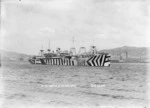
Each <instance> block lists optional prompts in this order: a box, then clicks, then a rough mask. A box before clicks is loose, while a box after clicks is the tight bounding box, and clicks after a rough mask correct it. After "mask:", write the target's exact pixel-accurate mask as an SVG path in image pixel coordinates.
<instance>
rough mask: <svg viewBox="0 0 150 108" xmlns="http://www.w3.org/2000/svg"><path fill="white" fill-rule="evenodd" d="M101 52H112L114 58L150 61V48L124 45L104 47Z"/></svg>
mask: <svg viewBox="0 0 150 108" xmlns="http://www.w3.org/2000/svg"><path fill="white" fill-rule="evenodd" d="M99 52H106V53H110V54H111V58H112V60H122V61H135V62H147V61H149V57H148V53H149V52H150V48H149V47H131V46H123V47H118V48H113V49H104V50H100V51H99Z"/></svg>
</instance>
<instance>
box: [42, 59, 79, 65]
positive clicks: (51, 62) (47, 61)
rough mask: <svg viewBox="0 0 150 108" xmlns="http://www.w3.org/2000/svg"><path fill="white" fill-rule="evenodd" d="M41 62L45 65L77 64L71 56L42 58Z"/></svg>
mask: <svg viewBox="0 0 150 108" xmlns="http://www.w3.org/2000/svg"><path fill="white" fill-rule="evenodd" d="M40 62H41V64H45V65H48V64H49V65H66V66H74V65H77V63H76V61H75V60H73V59H69V58H41V59H40Z"/></svg>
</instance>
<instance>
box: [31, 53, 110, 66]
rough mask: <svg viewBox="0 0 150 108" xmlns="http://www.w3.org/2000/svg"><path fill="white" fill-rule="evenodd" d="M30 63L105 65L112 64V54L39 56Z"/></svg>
mask: <svg viewBox="0 0 150 108" xmlns="http://www.w3.org/2000/svg"><path fill="white" fill-rule="evenodd" d="M29 62H30V63H32V64H43V65H65V66H76V65H78V66H99V67H101V66H102V67H105V66H110V55H108V54H98V55H93V56H89V57H86V58H72V57H70V58H65V57H64V58H63V57H62V58H60V57H52V58H46V57H43V58H37V59H30V60H29Z"/></svg>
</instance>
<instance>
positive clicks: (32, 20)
mask: <svg viewBox="0 0 150 108" xmlns="http://www.w3.org/2000/svg"><path fill="white" fill-rule="evenodd" d="M148 18H149V17H148V2H147V1H146V0H21V1H19V0H2V2H1V43H2V46H1V49H4V50H9V51H16V52H21V53H26V54H38V52H39V50H40V49H41V46H42V45H43V48H44V49H45V50H46V49H47V48H48V41H49V40H50V43H51V44H50V45H51V46H50V47H51V49H52V50H55V48H56V47H60V48H61V49H62V50H65V49H67V50H69V49H70V47H72V37H73V36H74V39H75V47H76V48H77V50H78V48H79V47H81V46H85V47H86V49H87V50H88V49H89V47H90V46H91V45H93V44H94V45H95V46H97V48H98V49H99V50H101V49H109V48H115V47H121V46H124V45H127V46H137V47H144V46H146V47H147V46H149V43H150V42H149V40H148V34H149V33H148V32H149V31H148V29H149V24H148Z"/></svg>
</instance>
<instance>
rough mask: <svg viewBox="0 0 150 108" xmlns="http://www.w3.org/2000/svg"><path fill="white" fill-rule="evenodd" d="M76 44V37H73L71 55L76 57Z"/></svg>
mask: <svg viewBox="0 0 150 108" xmlns="http://www.w3.org/2000/svg"><path fill="white" fill-rule="evenodd" d="M74 42H75V39H74V36H73V38H72V44H73V46H72V48H70V53H71V55H76V48H75V45H74Z"/></svg>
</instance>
